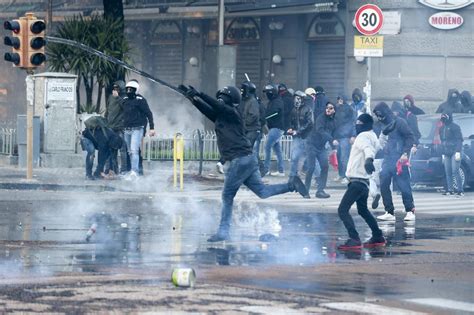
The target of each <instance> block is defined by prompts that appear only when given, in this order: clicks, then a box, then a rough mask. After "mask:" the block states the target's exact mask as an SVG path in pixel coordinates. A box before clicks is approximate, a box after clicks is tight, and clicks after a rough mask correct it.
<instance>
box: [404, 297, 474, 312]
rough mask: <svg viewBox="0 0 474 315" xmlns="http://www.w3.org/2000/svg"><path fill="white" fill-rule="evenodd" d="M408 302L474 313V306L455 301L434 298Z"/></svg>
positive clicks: (409, 300) (408, 300)
mask: <svg viewBox="0 0 474 315" xmlns="http://www.w3.org/2000/svg"><path fill="white" fill-rule="evenodd" d="M405 301H407V302H412V303H417V304H423V305H428V306H436V307H440V308H447V309H451V310H456V311H464V312H470V313H474V304H473V303H466V302H460V301H455V300H448V299H434V298H425V299H407V300H405Z"/></svg>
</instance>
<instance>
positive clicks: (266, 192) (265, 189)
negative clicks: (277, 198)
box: [217, 154, 290, 236]
mask: <svg viewBox="0 0 474 315" xmlns="http://www.w3.org/2000/svg"><path fill="white" fill-rule="evenodd" d="M242 184H244V185H245V186H247V187H248V188H249V189H250V190H251V191H253V192H254V193H255V194H256V195H257V196H258V197H260V198H268V197H271V196H274V195H278V194H283V193H286V192H289V191H290V189H289V186H288V183H284V184H275V185H265V184H264V183H263V182H262V177H261V176H260V172H259V170H258V162H257V158H256V157H255V155H253V154H250V155H246V156H242V157H238V158H235V159H233V160H232V161H230V163H229V167H228V168H227V171H226V172H225V180H224V188H223V189H222V209H221V222H220V225H219V231H218V232H217V233H218V234H220V235H225V236H227V235H228V234H229V229H230V223H231V220H232V207H233V204H234V197H235V194H236V193H237V191H238V190H239V188H240V186H241V185H242Z"/></svg>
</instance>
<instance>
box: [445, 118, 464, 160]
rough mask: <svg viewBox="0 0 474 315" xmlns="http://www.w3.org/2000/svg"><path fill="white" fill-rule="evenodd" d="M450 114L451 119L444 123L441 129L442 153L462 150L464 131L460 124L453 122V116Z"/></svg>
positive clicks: (446, 153)
mask: <svg viewBox="0 0 474 315" xmlns="http://www.w3.org/2000/svg"><path fill="white" fill-rule="evenodd" d="M448 115H449V120H448V121H447V122H446V124H443V126H441V128H440V130H439V136H440V139H441V147H442V153H443V154H445V155H449V156H451V155H453V154H454V153H456V152H461V150H462V141H463V138H462V132H461V128H460V127H459V125H457V124H456V123H454V122H453V116H452V115H451V114H448Z"/></svg>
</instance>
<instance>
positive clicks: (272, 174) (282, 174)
mask: <svg viewBox="0 0 474 315" xmlns="http://www.w3.org/2000/svg"><path fill="white" fill-rule="evenodd" d="M270 175H271V176H279V177H285V173H280V172H270Z"/></svg>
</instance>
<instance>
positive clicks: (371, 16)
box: [355, 4, 383, 36]
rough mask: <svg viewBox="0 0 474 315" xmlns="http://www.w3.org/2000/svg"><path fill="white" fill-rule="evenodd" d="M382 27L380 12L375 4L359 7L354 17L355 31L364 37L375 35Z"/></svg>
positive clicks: (381, 14)
mask: <svg viewBox="0 0 474 315" xmlns="http://www.w3.org/2000/svg"><path fill="white" fill-rule="evenodd" d="M382 25H383V13H382V10H380V8H379V7H378V6H376V5H375V4H365V5H363V6H361V7H360V8H359V9H358V10H357V12H356V15H355V26H356V28H357V30H358V31H359V32H360V33H361V34H363V35H366V36H370V35H375V34H377V33H378V31H380V29H381V28H382Z"/></svg>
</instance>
